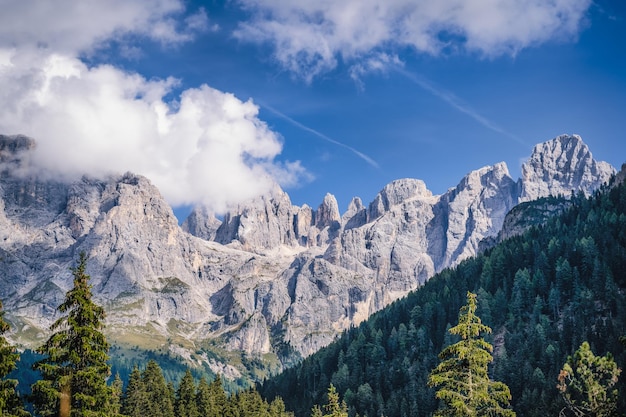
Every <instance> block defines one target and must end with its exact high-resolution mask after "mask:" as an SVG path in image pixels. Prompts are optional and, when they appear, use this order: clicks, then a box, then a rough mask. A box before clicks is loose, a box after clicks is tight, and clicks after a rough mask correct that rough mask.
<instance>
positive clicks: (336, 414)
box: [311, 384, 348, 417]
mask: <svg viewBox="0 0 626 417" xmlns="http://www.w3.org/2000/svg"><path fill="white" fill-rule="evenodd" d="M324 411H326V414H323V413H322V410H321V408H320V407H319V406H317V405H316V406H315V407H313V410H312V411H311V417H348V406H347V405H346V403H345V402H344V401H339V393H337V389H336V388H335V386H334V385H333V384H330V386H329V387H328V403H326V405H324Z"/></svg>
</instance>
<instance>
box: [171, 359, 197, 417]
mask: <svg viewBox="0 0 626 417" xmlns="http://www.w3.org/2000/svg"><path fill="white" fill-rule="evenodd" d="M174 408H175V410H176V416H177V417H199V416H200V414H199V413H198V406H197V404H196V386H195V384H194V382H193V376H191V371H190V370H189V369H187V372H185V376H183V379H182V380H181V381H180V385H179V386H178V391H177V392H176V402H175V407H174Z"/></svg>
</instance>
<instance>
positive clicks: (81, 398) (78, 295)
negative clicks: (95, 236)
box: [32, 252, 110, 417]
mask: <svg viewBox="0 0 626 417" xmlns="http://www.w3.org/2000/svg"><path fill="white" fill-rule="evenodd" d="M86 266H87V255H86V254H85V253H84V252H82V253H81V254H80V257H79V261H78V265H77V266H76V267H74V268H71V271H72V273H73V276H74V287H73V288H72V289H71V290H69V291H68V292H67V294H66V295H65V300H64V302H63V303H62V304H61V305H60V306H59V307H58V311H60V312H61V313H63V314H64V315H63V316H62V317H60V318H59V319H58V320H56V321H55V322H54V323H53V324H52V326H51V327H50V330H52V331H53V332H54V333H53V334H52V335H51V336H50V338H49V339H48V340H47V341H46V343H45V344H44V345H43V346H42V347H40V348H39V349H38V352H39V353H41V354H43V355H46V357H45V358H44V359H42V360H41V361H39V362H37V363H35V365H34V368H35V369H36V370H39V371H41V375H42V377H43V378H42V379H41V380H40V381H37V382H36V383H35V384H33V386H32V391H33V396H32V399H33V403H34V405H35V409H36V410H37V412H38V413H39V414H40V415H41V416H43V417H46V416H56V415H58V414H59V410H60V408H61V407H62V406H63V410H64V411H63V413H69V415H71V416H107V415H109V414H110V390H109V387H108V386H107V384H106V379H107V378H108V377H109V375H110V367H109V365H108V364H107V360H108V359H109V356H108V350H109V344H108V342H107V340H106V338H105V337H104V334H103V333H102V329H103V328H104V317H105V314H104V309H103V308H102V307H100V306H98V305H97V304H95V303H94V301H93V300H92V295H91V286H90V285H89V279H90V277H89V275H87V273H86V272H85V270H86ZM65 399H67V401H65ZM65 405H67V407H68V408H65Z"/></svg>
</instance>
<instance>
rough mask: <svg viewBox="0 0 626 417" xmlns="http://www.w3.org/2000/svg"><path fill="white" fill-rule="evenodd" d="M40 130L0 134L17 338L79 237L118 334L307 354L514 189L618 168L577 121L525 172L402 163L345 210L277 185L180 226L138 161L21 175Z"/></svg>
mask: <svg viewBox="0 0 626 417" xmlns="http://www.w3.org/2000/svg"><path fill="white" fill-rule="evenodd" d="M33 146H35V143H34V141H32V140H31V139H28V138H25V137H6V136H0V170H1V177H0V197H1V198H0V258H1V259H2V262H1V263H0V298H1V299H2V301H3V304H4V307H5V311H6V312H7V318H8V319H9V320H10V321H11V322H12V324H13V325H14V327H15V328H16V329H17V331H16V332H14V333H13V334H12V338H13V339H14V340H15V341H17V342H20V343H23V344H25V345H28V344H32V343H36V342H38V341H40V340H41V339H42V338H43V337H45V332H46V329H47V328H48V326H49V325H50V323H51V322H52V320H54V319H55V318H56V310H55V309H56V307H57V306H58V305H59V304H60V302H61V301H62V299H63V297H64V294H65V292H66V291H67V290H68V289H69V288H70V286H71V282H72V280H71V274H70V271H69V267H70V266H71V265H72V264H73V262H74V260H75V259H76V258H77V255H78V253H79V252H81V251H85V252H86V253H87V255H88V256H89V263H88V271H87V272H88V273H89V274H90V275H91V277H92V281H91V283H92V285H93V291H94V296H95V298H96V300H97V302H99V303H100V304H101V305H103V306H104V307H105V308H106V310H107V317H108V318H107V320H108V328H110V329H112V331H111V332H112V333H113V334H114V335H113V336H112V337H113V341H114V342H115V341H117V342H120V343H122V342H125V341H128V340H129V339H132V340H133V341H135V340H136V339H137V338H138V337H144V338H146V339H149V340H151V341H154V340H157V341H158V340H161V341H162V343H163V344H168V343H169V344H170V345H171V346H170V350H171V351H176V352H179V353H180V352H183V351H186V352H191V353H193V352H196V351H198V350H199V349H201V348H200V346H204V345H205V343H206V342H207V341H210V342H211V343H213V344H214V345H215V346H218V347H219V348H220V349H228V350H236V351H241V352H246V353H249V354H252V353H255V354H261V353H263V354H267V353H273V354H275V355H277V356H280V357H282V356H281V355H282V353H281V352H283V351H284V350H285V349H287V350H288V351H289V350H290V351H295V352H297V353H299V354H300V355H303V356H306V355H308V354H310V353H312V352H314V351H316V350H317V349H319V348H320V347H322V346H324V345H326V344H328V343H329V342H330V341H332V340H333V339H334V337H335V336H336V335H337V334H338V333H339V332H341V331H342V330H344V329H346V328H347V327H349V326H351V325H355V324H358V323H359V322H360V321H362V320H364V319H366V318H367V317H368V316H369V315H370V314H372V313H373V312H375V311H376V310H379V309H381V308H382V307H384V306H386V305H387V304H389V303H390V302H392V301H393V300H395V299H397V298H399V297H401V296H403V295H405V294H406V293H407V292H408V291H410V290H413V289H415V288H416V287H418V286H419V285H421V284H423V283H424V282H425V281H426V280H427V279H428V278H430V277H431V276H432V275H433V274H434V273H436V272H438V271H440V270H442V269H443V268H446V267H449V266H453V265H455V264H456V263H458V262H460V261H461V260H463V259H465V258H467V257H469V256H473V255H475V254H476V253H477V252H478V251H479V248H480V243H481V242H484V241H485V240H486V239H495V238H496V237H497V235H498V233H499V232H500V231H501V229H502V228H503V223H504V220H505V216H506V215H507V213H509V212H510V211H511V209H512V208H513V207H515V206H516V205H517V204H518V203H519V202H521V201H529V200H532V199H536V198H539V197H544V196H547V195H549V194H551V193H557V194H563V195H570V194H571V192H572V191H573V192H578V191H582V192H585V193H589V192H592V191H593V190H594V189H595V188H596V187H598V186H600V185H601V184H602V183H603V182H605V181H608V179H609V177H610V176H611V175H612V174H614V172H615V170H614V169H613V168H612V167H611V166H609V165H608V164H606V163H603V162H597V161H595V160H593V158H592V157H591V153H590V152H589V150H588V149H587V147H586V145H584V143H582V141H581V139H580V138H579V137H577V136H559V137H557V138H555V139H553V140H551V141H549V142H546V143H544V144H541V145H537V146H536V147H535V149H534V151H533V154H532V156H531V158H530V159H529V161H528V162H527V163H526V164H524V167H523V178H522V179H521V180H519V181H514V180H513V179H512V178H511V177H510V175H509V172H508V169H507V167H506V165H505V164H504V163H498V164H495V165H493V166H487V167H483V168H480V169H478V170H476V171H473V172H471V173H469V174H468V175H467V176H465V178H463V179H462V180H461V181H460V183H459V184H458V185H457V186H456V187H454V188H451V189H449V190H448V191H447V192H446V193H445V194H443V195H433V194H432V192H430V191H429V190H428V189H427V188H426V185H425V184H424V182H423V181H420V180H416V179H401V180H397V181H394V182H392V183H390V184H388V185H387V186H385V187H384V188H383V189H382V190H381V191H380V193H379V194H378V195H377V196H376V197H375V199H374V200H373V201H372V202H371V203H370V204H369V205H367V206H365V205H364V204H363V203H362V202H361V200H360V199H358V198H355V199H353V200H352V201H351V203H350V205H349V207H348V210H347V211H346V212H345V213H344V214H343V215H341V214H340V212H339V208H338V206H337V201H336V199H335V198H334V197H333V196H332V195H330V194H327V195H326V196H325V197H324V200H323V202H322V203H321V204H320V205H319V207H318V208H317V209H315V210H314V209H312V208H311V207H309V206H306V205H305V206H302V207H298V206H294V205H292V204H291V201H290V199H289V196H288V195H287V194H286V193H285V192H284V191H283V190H281V189H280V188H279V187H278V186H276V187H275V188H274V189H273V190H272V191H271V192H270V193H269V194H268V195H264V196H259V197H258V198H256V199H254V200H252V201H249V202H247V203H244V204H241V205H240V206H239V207H236V208H234V209H233V210H231V211H230V212H228V213H226V214H225V215H224V217H223V220H221V221H220V220H218V219H217V218H216V217H215V215H214V214H213V213H209V212H207V211H206V210H205V209H202V208H197V209H195V210H194V211H193V212H192V214H191V215H190V216H189V218H188V219H187V220H186V221H185V222H184V224H183V226H182V227H179V226H178V224H177V220H176V218H175V217H174V215H173V213H172V209H171V208H170V207H169V206H168V205H167V203H166V202H165V201H164V200H163V198H162V197H161V195H160V194H159V191H158V190H157V189H156V188H155V187H154V186H153V185H152V184H151V183H150V182H149V181H148V180H147V179H146V178H143V177H141V176H138V175H134V174H130V173H127V174H124V175H120V176H116V177H111V178H106V179H93V178H83V179H82V180H81V181H77V182H74V183H71V184H66V183H58V182H55V181H50V180H45V179H41V178H37V177H33V176H27V175H26V173H27V172H28V169H27V168H28V166H27V165H28V152H29V150H30V149H32V147H33ZM176 340H179V341H180V343H179V344H178V345H175V344H176V343H177V342H175V341H176ZM183 356H184V355H183ZM203 357H204V358H205V359H206V360H207V361H209V359H207V356H206V355H204V356H203ZM210 362H211V366H212V367H217V368H220V367H221V368H224V367H225V366H226V365H225V364H224V363H222V364H219V363H216V362H215V357H214V356H213V357H211V359H210Z"/></svg>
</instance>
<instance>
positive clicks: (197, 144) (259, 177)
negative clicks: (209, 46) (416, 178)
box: [0, 0, 305, 212]
mask: <svg viewBox="0 0 626 417" xmlns="http://www.w3.org/2000/svg"><path fill="white" fill-rule="evenodd" d="M199 30H218V27H217V26H216V25H213V26H211V27H210V26H209V24H208V17H207V14H206V12H205V10H204V9H200V10H199V11H197V12H196V13H187V12H186V10H185V8H184V5H183V3H182V1H180V0H155V1H152V2H145V1H143V0H106V1H97V0H81V1H74V0H58V1H54V2H50V1H48V0H30V1H24V0H8V1H5V2H4V3H3V11H2V13H1V14H0V108H2V112H0V132H1V133H3V134H25V135H28V136H31V137H33V138H34V139H35V140H36V141H37V142H38V146H37V149H36V151H35V153H34V155H33V157H32V161H31V163H32V164H33V165H32V166H33V168H34V169H36V170H38V172H39V173H40V174H48V175H54V176H55V177H61V178H68V179H69V178H76V177H79V176H81V175H83V174H88V175H92V176H103V175H107V174H110V173H123V172H126V171H132V172H135V173H139V174H142V175H145V176H147V177H148V178H150V179H151V180H152V182H153V183H155V185H156V186H157V187H158V188H159V189H160V190H161V192H162V193H163V195H164V196H165V198H166V199H167V200H168V201H169V202H170V203H171V204H172V205H175V206H176V205H187V204H197V203H204V204H206V205H207V206H209V207H210V208H212V209H213V210H215V211H218V212H221V211H224V210H225V209H226V208H227V207H228V206H229V205H231V204H236V203H238V202H241V201H242V200H245V199H248V198H251V197H254V196H256V195H258V194H260V193H263V192H266V191H268V190H269V189H270V188H271V186H272V184H273V183H274V182H279V183H282V184H283V185H285V184H287V185H289V184H293V183H295V182H297V181H298V180H299V179H300V178H301V176H302V175H303V174H305V171H304V169H303V168H302V167H301V166H300V165H299V163H298V162H292V163H284V164H283V163H279V162H277V161H275V158H276V156H278V155H279V154H280V152H281V151H282V144H281V141H280V137H279V136H278V135H277V134H276V133H274V132H272V131H271V130H270V129H269V128H268V127H267V125H266V124H265V123H264V122H262V121H261V120H260V119H259V118H258V107H257V106H256V105H255V104H254V103H253V102H252V101H251V100H249V101H245V102H244V101H241V100H239V99H238V98H236V97H235V96H234V95H232V94H229V93H225V92H222V91H218V90H216V89H213V88H211V87H209V86H206V85H202V86H200V87H198V88H192V89H187V90H185V91H182V92H181V93H180V94H179V95H178V97H176V99H175V101H172V99H171V96H172V95H174V94H176V90H175V88H176V87H177V86H178V80H175V79H172V78H169V79H165V80H158V79H157V80H153V79H150V80H147V79H146V78H145V77H143V76H141V75H140V74H136V73H131V72H127V71H124V70H121V69H119V68H116V67H114V66H111V65H99V66H93V67H89V66H87V65H86V64H85V63H84V62H83V61H81V60H80V59H79V58H78V57H79V56H82V55H83V54H92V53H97V52H98V50H99V49H100V48H105V47H106V45H107V43H108V42H110V41H112V40H114V41H116V42H119V43H120V45H121V46H122V47H121V48H120V51H126V52H125V53H127V55H129V56H134V57H139V56H141V50H139V49H137V48H136V46H134V45H133V44H132V43H131V42H129V41H130V40H131V39H133V38H134V37H136V36H142V37H148V38H151V39H153V40H156V41H158V42H161V43H164V44H172V43H178V42H185V41H188V40H190V39H191V38H192V36H193V34H194V33H195V32H197V31H199Z"/></svg>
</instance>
